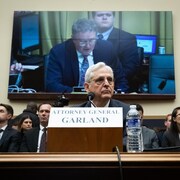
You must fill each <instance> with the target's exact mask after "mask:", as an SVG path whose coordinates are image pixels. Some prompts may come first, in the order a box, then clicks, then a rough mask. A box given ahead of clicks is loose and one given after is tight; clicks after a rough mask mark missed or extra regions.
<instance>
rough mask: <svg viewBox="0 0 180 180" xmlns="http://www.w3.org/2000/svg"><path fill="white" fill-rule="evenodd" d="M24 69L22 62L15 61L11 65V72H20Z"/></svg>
mask: <svg viewBox="0 0 180 180" xmlns="http://www.w3.org/2000/svg"><path fill="white" fill-rule="evenodd" d="M23 71H24V69H23V66H22V64H21V63H14V64H12V65H11V73H14V74H18V73H20V72H23Z"/></svg>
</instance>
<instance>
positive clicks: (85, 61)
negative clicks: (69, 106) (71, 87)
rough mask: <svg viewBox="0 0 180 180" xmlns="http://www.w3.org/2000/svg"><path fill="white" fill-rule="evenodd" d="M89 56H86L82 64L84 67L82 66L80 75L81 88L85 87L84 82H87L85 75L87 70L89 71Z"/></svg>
mask: <svg viewBox="0 0 180 180" xmlns="http://www.w3.org/2000/svg"><path fill="white" fill-rule="evenodd" d="M87 57H88V56H84V59H83V62H82V65H81V73H80V76H81V77H80V84H79V85H80V86H84V81H85V73H86V70H87V69H88V67H89V62H88V58H87Z"/></svg>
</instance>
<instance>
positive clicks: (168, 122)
mask: <svg viewBox="0 0 180 180" xmlns="http://www.w3.org/2000/svg"><path fill="white" fill-rule="evenodd" d="M171 118H172V114H167V115H166V117H165V120H164V127H163V128H156V127H155V128H154V130H155V131H156V134H157V136H158V139H159V145H160V146H161V143H162V138H163V134H164V132H165V131H168V130H169V128H170V126H171Z"/></svg>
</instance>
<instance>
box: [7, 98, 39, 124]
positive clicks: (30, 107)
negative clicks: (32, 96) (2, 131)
mask: <svg viewBox="0 0 180 180" xmlns="http://www.w3.org/2000/svg"><path fill="white" fill-rule="evenodd" d="M37 109H38V106H37V104H36V103H35V102H33V101H30V102H29V103H27V106H26V109H24V110H23V112H22V113H21V114H19V115H17V116H16V117H15V118H14V119H12V120H11V121H10V122H9V125H10V126H12V127H14V128H16V127H15V126H14V125H15V124H16V125H18V122H19V120H20V119H21V117H22V116H24V115H28V116H29V117H30V118H31V119H32V121H33V127H37V126H39V118H38V115H37ZM16 122H17V123H16Z"/></svg>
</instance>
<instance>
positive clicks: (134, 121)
mask: <svg viewBox="0 0 180 180" xmlns="http://www.w3.org/2000/svg"><path fill="white" fill-rule="evenodd" d="M127 123H128V124H127V126H128V127H140V119H135V118H134V119H129V120H128V121H127Z"/></svg>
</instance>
